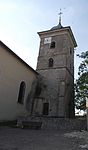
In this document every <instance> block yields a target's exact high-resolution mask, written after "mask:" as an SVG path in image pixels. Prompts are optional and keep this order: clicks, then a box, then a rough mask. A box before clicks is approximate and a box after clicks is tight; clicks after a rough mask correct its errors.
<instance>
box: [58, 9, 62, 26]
mask: <svg viewBox="0 0 88 150" xmlns="http://www.w3.org/2000/svg"><path fill="white" fill-rule="evenodd" d="M62 14H63V13H62V12H61V8H60V12H59V14H58V15H59V25H61V15H62Z"/></svg>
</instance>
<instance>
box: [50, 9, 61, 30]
mask: <svg viewBox="0 0 88 150" xmlns="http://www.w3.org/2000/svg"><path fill="white" fill-rule="evenodd" d="M62 14H63V13H62V12H61V8H60V13H59V14H58V15H59V23H58V25H57V26H54V27H53V28H51V30H56V29H61V28H63V26H62V25H61V15H62Z"/></svg>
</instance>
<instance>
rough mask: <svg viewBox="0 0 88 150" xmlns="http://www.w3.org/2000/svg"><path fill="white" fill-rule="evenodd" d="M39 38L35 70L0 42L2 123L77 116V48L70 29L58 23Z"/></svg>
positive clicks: (0, 104)
mask: <svg viewBox="0 0 88 150" xmlns="http://www.w3.org/2000/svg"><path fill="white" fill-rule="evenodd" d="M38 35H39V37H40V47H39V55H38V60H37V68H36V70H34V69H33V68H31V67H30V66H29V65H28V64H26V63H25V62H24V61H23V60H22V59H21V58H20V57H18V56H17V55H16V54H15V53H14V52H13V51H12V50H11V49H10V48H8V47H7V46H6V45H5V44H4V43H3V42H1V41H0V121H2V120H14V119H16V118H17V117H18V116H26V115H29V116H32V115H33V116H42V117H43V116H48V117H63V118H70V117H74V115H75V110H74V48H75V47H76V46H77V43H76V40H75V37H74V35H73V32H72V30H71V27H70V26H67V27H63V26H62V25H61V16H60V18H59V24H58V25H57V26H54V27H52V28H51V29H49V30H47V31H42V32H38Z"/></svg>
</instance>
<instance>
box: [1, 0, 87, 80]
mask: <svg viewBox="0 0 88 150" xmlns="http://www.w3.org/2000/svg"><path fill="white" fill-rule="evenodd" d="M60 8H62V12H63V15H62V25H63V26H71V28H72V31H73V33H74V36H75V38H76V41H77V44H78V47H77V48H76V53H81V52H82V51H86V50H88V27H87V26H88V0H25V1H24V0H0V40H1V41H2V42H4V43H5V44H6V45H7V46H8V47H10V48H11V49H12V50H13V51H14V52H15V53H16V54H17V55H18V56H20V57H21V58H22V59H23V60H24V61H25V62H27V63H28V64H29V65H30V66H32V67H33V68H34V69H35V68H36V63H37V57H38V51H39V42H40V39H39V37H38V35H37V32H39V31H44V30H48V29H50V28H52V27H53V26H55V25H57V24H58V13H59V10H60ZM76 53H75V55H76ZM79 62H80V59H78V58H76V57H75V78H77V67H78V65H79Z"/></svg>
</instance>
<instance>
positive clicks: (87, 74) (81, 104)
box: [75, 51, 88, 110]
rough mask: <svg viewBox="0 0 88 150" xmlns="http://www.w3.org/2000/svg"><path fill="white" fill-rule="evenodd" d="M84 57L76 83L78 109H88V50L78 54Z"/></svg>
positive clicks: (76, 104)
mask: <svg viewBox="0 0 88 150" xmlns="http://www.w3.org/2000/svg"><path fill="white" fill-rule="evenodd" d="M77 56H78V57H80V58H82V59H83V60H82V62H81V63H80V66H79V70H78V79H77V80H76V84H75V106H76V108H77V109H80V110H86V98H87V97H88V51H86V52H82V53H81V55H79V54H78V55H77Z"/></svg>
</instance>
